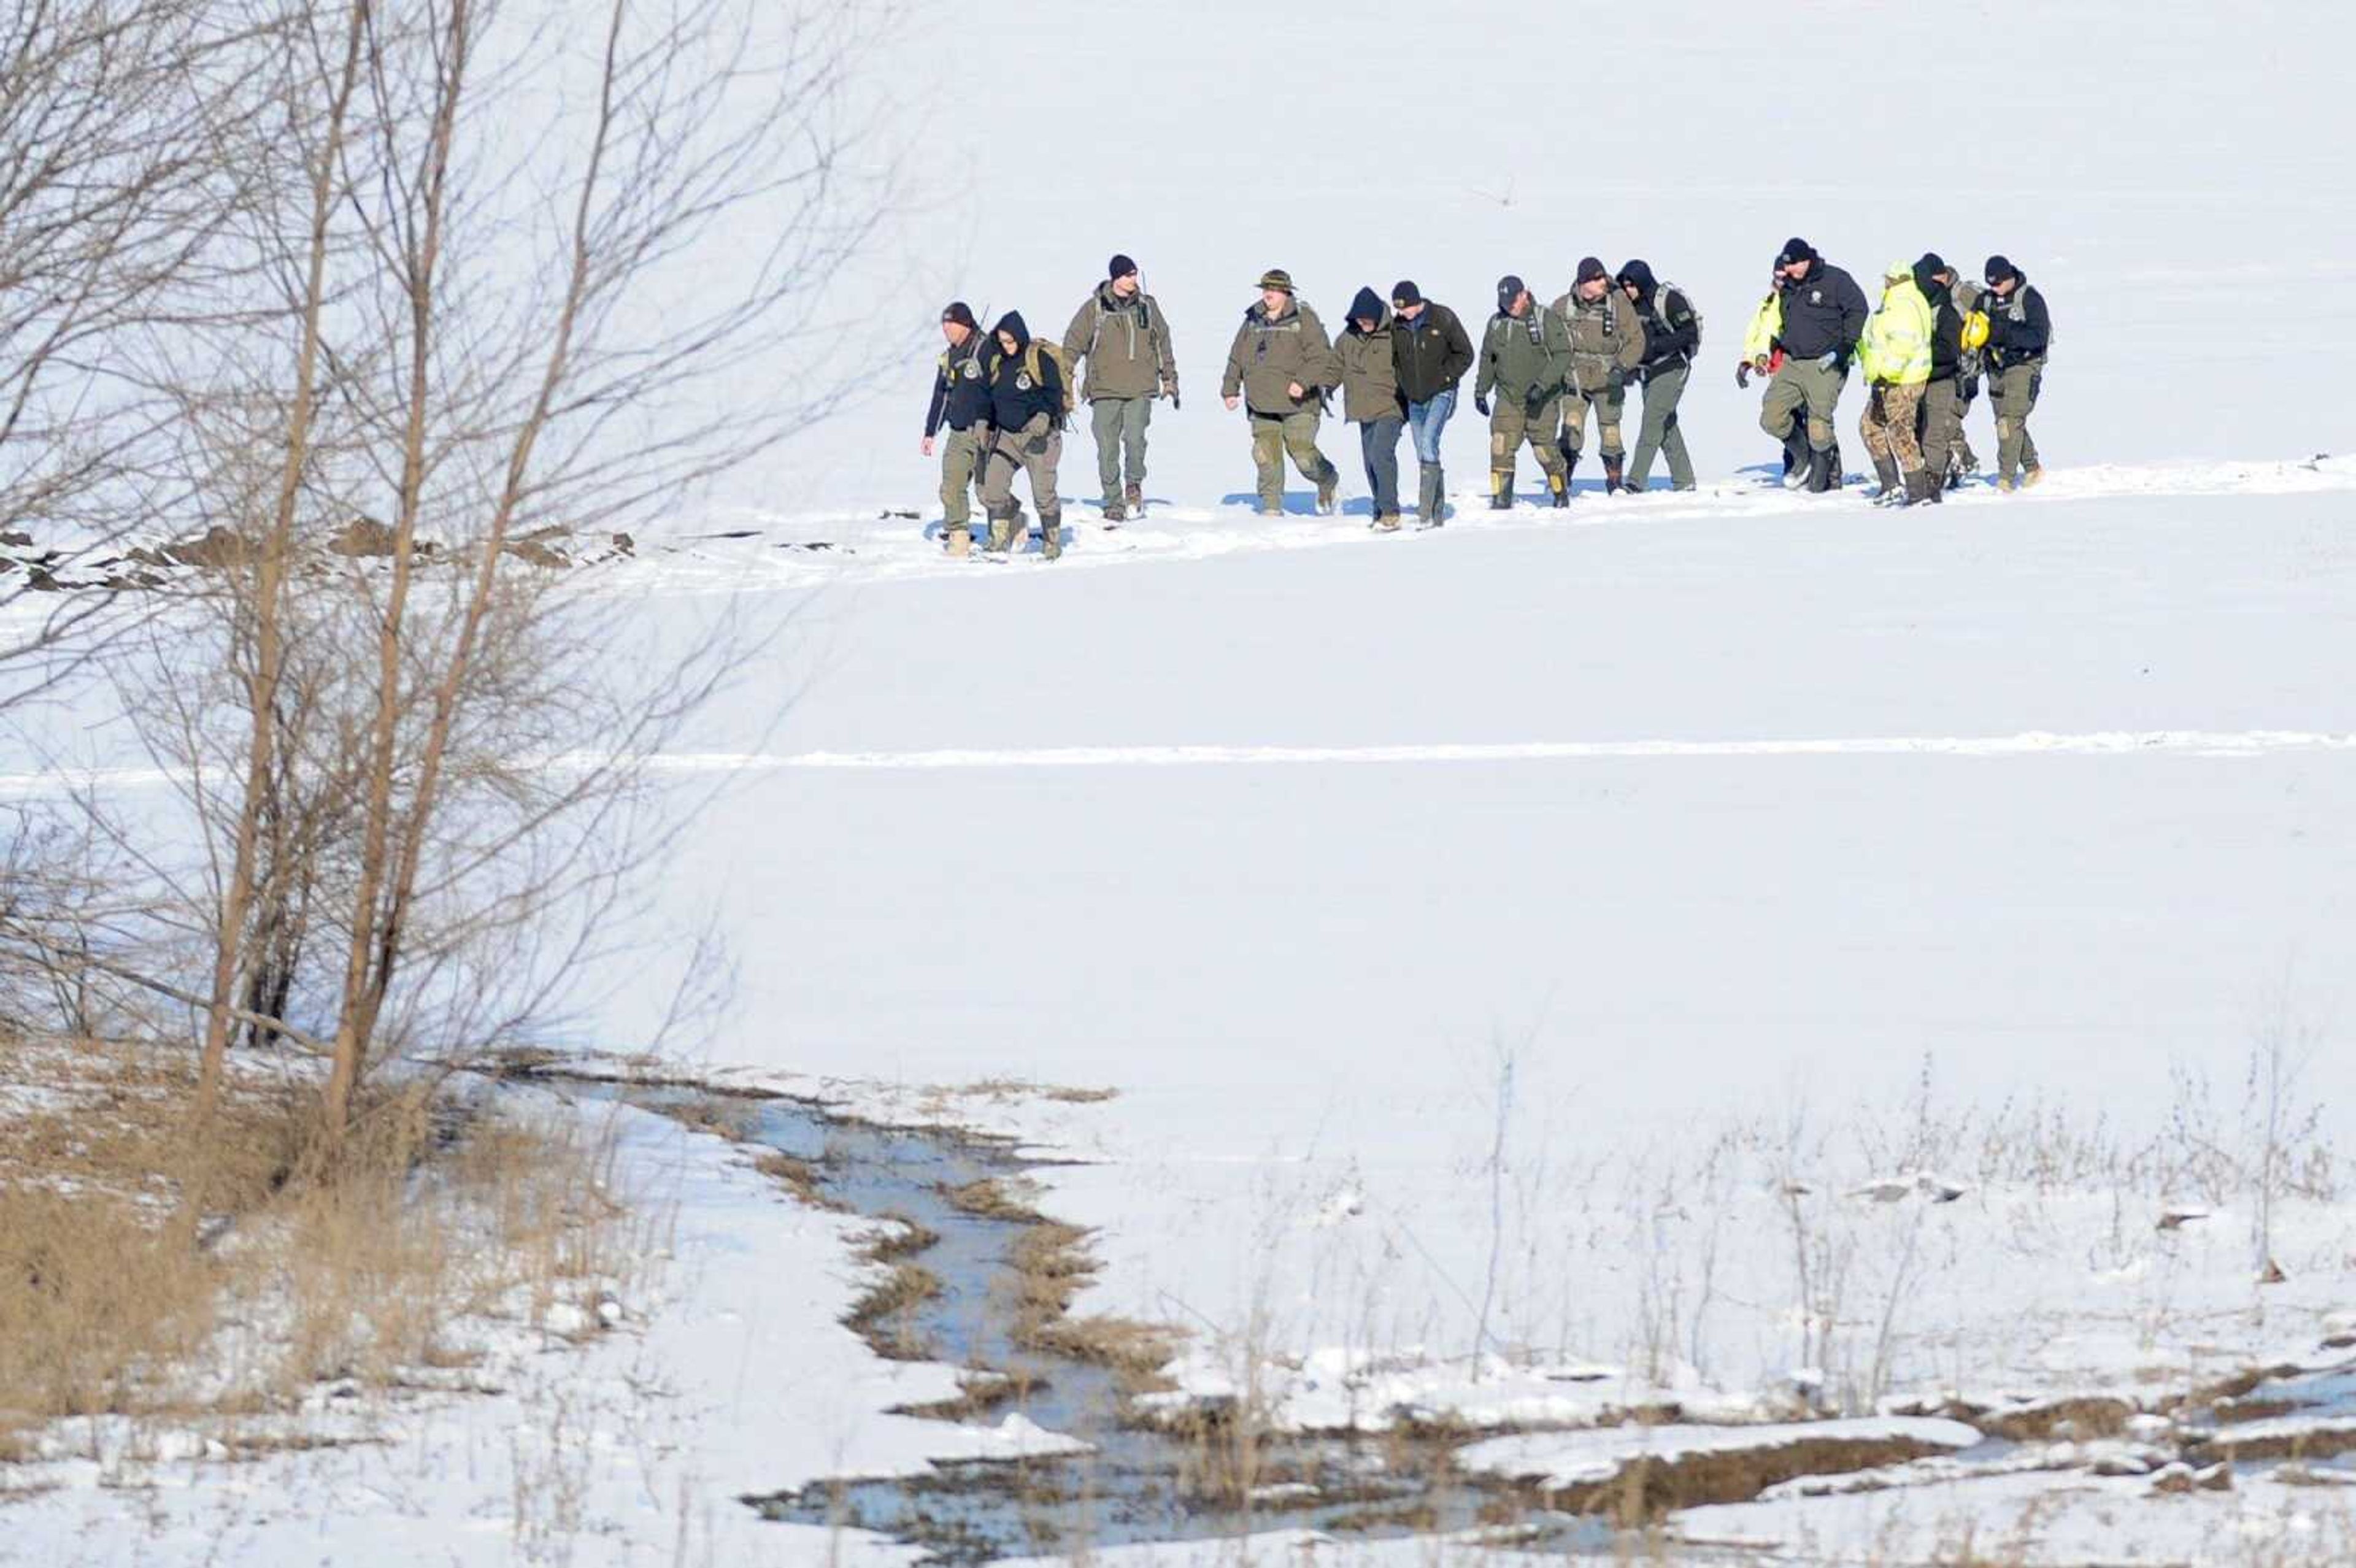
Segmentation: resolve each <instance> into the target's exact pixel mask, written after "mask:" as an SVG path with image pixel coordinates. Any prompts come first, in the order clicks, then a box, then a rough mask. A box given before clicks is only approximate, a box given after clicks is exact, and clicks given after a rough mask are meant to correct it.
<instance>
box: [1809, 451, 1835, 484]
mask: <svg viewBox="0 0 2356 1568" xmlns="http://www.w3.org/2000/svg"><path fill="white" fill-rule="evenodd" d="M1839 487H1840V471H1839V470H1838V469H1837V468H1836V467H1834V465H1833V449H1832V448H1831V447H1829V446H1828V447H1826V448H1825V449H1824V450H1823V451H1822V452H1812V453H1809V454H1808V493H1809V494H1810V495H1812V496H1821V495H1823V494H1824V493H1825V492H1826V491H1827V490H1835V489H1838V488H1839Z"/></svg>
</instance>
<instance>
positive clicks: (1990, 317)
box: [1980, 256, 2053, 492]
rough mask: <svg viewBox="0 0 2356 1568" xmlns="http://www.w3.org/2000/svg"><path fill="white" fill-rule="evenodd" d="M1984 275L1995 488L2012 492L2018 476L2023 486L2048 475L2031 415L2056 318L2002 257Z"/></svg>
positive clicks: (1982, 305) (1993, 259)
mask: <svg viewBox="0 0 2356 1568" xmlns="http://www.w3.org/2000/svg"><path fill="white" fill-rule="evenodd" d="M1984 276H1986V278H1987V293H1986V294H1983V295H1981V296H1980V308H1981V309H1982V310H1983V311H1985V312H1987V323H1988V339H1987V367H1988V392H1989V396H1990V397H1991V398H1992V399H1993V400H1994V401H1995V403H1996V487H1997V489H1999V490H2003V491H2007V492H2009V491H2010V490H2012V488H2013V487H2014V478H2013V476H2014V475H2016V474H2018V475H2019V483H2020V484H2022V485H2034V484H2036V483H2037V482H2038V481H2039V480H2040V479H2042V478H2044V477H2045V470H2044V468H2043V466H2042V465H2041V464H2039V462H2038V461H2037V443H2036V442H2034V441H2032V440H2030V439H2029V415H2030V414H2031V413H2033V412H2035V411H2036V410H2037V394H2038V392H2039V391H2040V389H2042V388H2043V386H2044V384H2045V356H2046V353H2047V351H2048V350H2049V349H2051V347H2052V346H2053V318H2052V316H2051V315H2049V314H2048V313H2047V311H2046V308H2045V296H2044V295H2043V294H2041V293H2038V292H2037V290H2036V289H2034V288H2032V287H2030V286H2029V278H2028V276H2027V274H2025V273H2023V272H2021V270H2020V269H2019V268H2018V267H2016V266H2014V265H2013V264H2012V263H2011V262H2010V261H2006V260H2005V259H2004V258H2003V257H2002V256H1990V257H1989V258H1988V259H1987V272H1986V273H1985V274H1984Z"/></svg>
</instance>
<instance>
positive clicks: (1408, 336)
mask: <svg viewBox="0 0 2356 1568" xmlns="http://www.w3.org/2000/svg"><path fill="white" fill-rule="evenodd" d="M1391 352H1392V354H1393V355H1395V356H1396V357H1397V358H1398V384H1399V391H1400V393H1401V394H1402V395H1403V396H1405V397H1406V399H1407V400H1408V402H1410V403H1426V402H1430V400H1432V399H1434V398H1436V397H1438V396H1439V395H1440V393H1442V392H1444V391H1447V390H1448V389H1450V388H1451V387H1453V386H1455V385H1456V383H1457V382H1459V381H1462V379H1464V372H1465V371H1467V370H1470V369H1471V368H1472V339H1471V338H1469V337H1467V336H1464V324H1463V323H1462V322H1461V321H1459V320H1457V319H1456V313H1455V312H1454V311H1452V310H1451V309H1449V308H1448V307H1447V306H1446V305H1444V304H1439V303H1437V302H1436V301H1432V300H1426V301H1424V302H1423V311H1422V313H1421V314H1420V315H1418V316H1417V317H1416V318H1415V319H1414V320H1413V321H1409V320H1408V319H1407V318H1406V317H1405V316H1395V317H1393V318H1392V325H1391Z"/></svg>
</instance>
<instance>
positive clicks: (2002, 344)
mask: <svg viewBox="0 0 2356 1568" xmlns="http://www.w3.org/2000/svg"><path fill="white" fill-rule="evenodd" d="M2014 276H2015V277H2017V278H2019V280H2020V281H2019V283H2014V284H2013V285H2012V295H2011V297H2010V298H2009V299H2008V298H2006V297H2005V296H2004V295H2002V294H1999V293H1997V292H1996V291H1995V290H1994V289H1984V290H1982V291H1981V293H1980V308H1981V309H1982V310H1984V311H1986V312H1987V318H1988V340H1987V354H1988V363H1989V364H1991V365H1994V366H1996V367H1997V368H1998V369H2004V368H2008V367H2010V366H2014V365H2029V364H2033V363H2036V362H2038V361H2040V360H2042V359H2043V358H2044V357H2045V351H2046V349H2047V348H2049V347H2051V345H2052V341H2053V318H2052V317H2051V315H2048V314H2047V313H2046V309H2045V296H2044V295H2043V294H2041V293H2038V292H2037V291H2036V290H2035V289H2033V288H2031V287H2029V274H2028V273H2027V272H2021V271H2019V269H2018V268H2016V269H2014Z"/></svg>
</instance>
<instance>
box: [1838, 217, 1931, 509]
mask: <svg viewBox="0 0 2356 1568" xmlns="http://www.w3.org/2000/svg"><path fill="white" fill-rule="evenodd" d="M1933 322H1934V315H1933V311H1932V308H1931V302H1930V301H1929V300H1927V299H1925V298H1923V297H1922V287H1921V285H1920V284H1918V283H1915V281H1914V264H1913V263H1912V261H1892V262H1890V265H1889V266H1888V267H1886V268H1884V269H1882V273H1881V305H1880V308H1879V309H1878V310H1876V311H1875V312H1874V313H1873V315H1872V316H1871V317H1870V318H1869V320H1868V321H1867V322H1866V324H1865V333H1864V336H1861V337H1860V338H1858V345H1857V363H1858V369H1860V370H1862V371H1863V372H1864V373H1865V385H1866V397H1865V413H1864V416H1863V417H1862V418H1860V419H1859V420H1858V434H1860V435H1862V436H1863V437H1864V438H1865V450H1866V451H1867V452H1868V453H1869V454H1871V456H1872V458H1873V471H1874V472H1875V473H1876V474H1877V475H1879V476H1880V478H1881V489H1880V492H1879V494H1878V495H1877V496H1875V497H1874V499H1875V501H1876V503H1877V504H1879V505H1881V506H1885V507H1887V506H1900V507H1911V506H1913V505H1914V504H1915V503H1916V502H1918V501H1928V500H1930V499H1932V496H1931V487H1932V483H1933V482H1932V480H1931V478H1930V476H1929V475H1927V474H1926V473H1924V471H1923V467H1922V447H1921V445H1920V444H1918V443H1917V442H1916V440H1915V436H1914V432H1915V429H1916V425H1917V422H1918V421H1919V420H1920V418H1921V415H1922V389H1923V388H1924V387H1925V386H1927V385H1929V383H1930V380H1931V357H1932V355H1931V335H1932V328H1933ZM1901 486H1902V487H1903V488H1902V489H1901Z"/></svg>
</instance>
